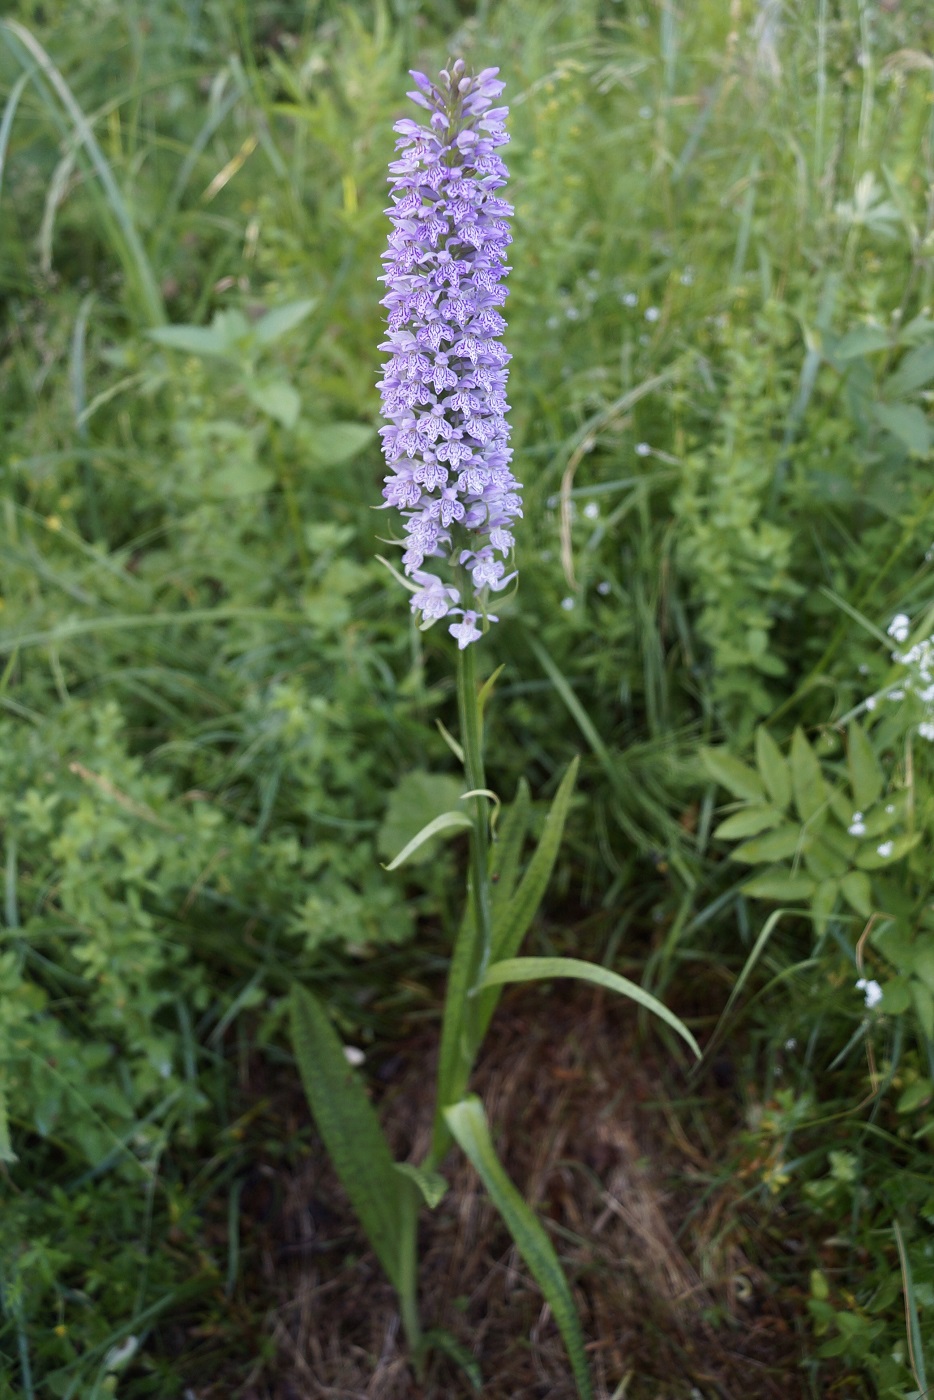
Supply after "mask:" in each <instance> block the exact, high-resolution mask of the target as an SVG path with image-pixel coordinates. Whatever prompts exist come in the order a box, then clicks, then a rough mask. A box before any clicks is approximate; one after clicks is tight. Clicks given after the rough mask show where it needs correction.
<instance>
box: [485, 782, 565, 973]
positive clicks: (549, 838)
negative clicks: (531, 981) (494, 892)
mask: <svg viewBox="0 0 934 1400" xmlns="http://www.w3.org/2000/svg"><path fill="white" fill-rule="evenodd" d="M579 766H580V760H579V759H577V758H574V759H572V760H571V762H570V763H569V764H568V768H567V772H566V773H565V775H564V777H563V778H562V779H561V783H560V786H559V787H558V791H557V792H556V793H555V796H554V800H553V802H552V804H551V807H550V808H549V811H548V816H547V817H546V818H545V825H544V829H543V830H542V834H541V837H540V839H539V842H538V845H537V846H536V848H535V853H534V855H533V856H532V859H531V860H530V861H529V863H528V866H527V867H526V871H525V874H524V875H523V876H522V879H521V880H520V882H519V887H518V889H517V890H516V892H515V894H514V895H513V896H512V898H511V899H510V900H509V903H508V904H507V905H506V906H505V908H504V909H503V912H502V916H501V918H500V919H499V920H498V921H497V922H495V923H494V926H493V949H492V954H493V959H494V960H495V961H497V962H498V961H499V960H500V959H501V958H511V957H514V956H515V954H516V953H517V952H518V951H519V946H520V944H521V943H522V940H523V938H524V937H525V934H526V931H527V930H528V927H529V924H530V923H531V922H532V920H533V919H534V917H535V914H536V912H537V910H538V906H539V905H540V904H541V902H542V899H543V898H544V895H545V890H546V889H547V887H548V881H549V880H550V879H551V872H552V870H553V869H554V864H555V860H556V859H557V855H558V849H559V847H560V845H561V838H562V836H563V835H564V823H565V821H566V820H567V814H568V808H569V807H570V805H571V797H572V795H573V792H574V784H575V782H576V780H577V770H578V768H579Z"/></svg>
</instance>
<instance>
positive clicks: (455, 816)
mask: <svg viewBox="0 0 934 1400" xmlns="http://www.w3.org/2000/svg"><path fill="white" fill-rule="evenodd" d="M472 826H473V822H472V821H471V819H470V817H468V815H467V813H466V812H442V813H441V816H440V817H435V818H434V820H433V821H430V822H428V823H427V825H425V826H423V827H422V829H421V831H420V832H419V833H418V835H417V836H413V837H412V839H411V841H410V842H409V843H408V845H407V846H403V848H402V850H401V851H400V852H399V854H398V855H397V856H396V858H395V860H391V861H390V862H389V864H388V865H387V866H385V867H384V869H386V870H398V869H399V866H400V865H404V864H405V862H406V861H407V860H408V859H409V857H410V856H412V855H414V853H415V852H416V851H417V850H419V848H420V847H422V846H424V844H425V842H426V841H430V840H431V838H432V837H433V836H438V835H440V833H441V832H442V831H469V830H470V828H471V827H472Z"/></svg>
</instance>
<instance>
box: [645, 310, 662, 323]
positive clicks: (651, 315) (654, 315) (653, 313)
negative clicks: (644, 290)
mask: <svg viewBox="0 0 934 1400" xmlns="http://www.w3.org/2000/svg"><path fill="white" fill-rule="evenodd" d="M661 314H662V313H661V312H660V311H659V309H658V307H657V306H647V307H646V310H645V319H646V320H647V321H657V320H658V318H659V316H660V315H661Z"/></svg>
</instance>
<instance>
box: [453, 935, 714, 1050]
mask: <svg viewBox="0 0 934 1400" xmlns="http://www.w3.org/2000/svg"><path fill="white" fill-rule="evenodd" d="M552 977H570V978H573V979H574V980H575V981H578V982H590V983H592V984H593V986H595V987H605V988H606V990H607V991H610V992H618V993H619V994H620V996H624V997H628V998H629V1000H630V1001H635V1002H638V1004H639V1005H640V1006H644V1007H645V1009H646V1011H651V1012H652V1014H653V1015H654V1016H658V1017H659V1018H660V1019H661V1020H662V1021H664V1022H665V1023H666V1025H669V1026H671V1028H672V1030H674V1031H676V1032H677V1033H678V1035H680V1037H681V1039H682V1040H684V1041H686V1042H687V1044H688V1045H689V1046H690V1047H691V1049H692V1050H693V1051H694V1054H695V1055H696V1056H697V1057H698V1059H700V1053H701V1052H700V1047H699V1046H698V1044H697V1041H696V1040H695V1039H694V1037H693V1035H692V1034H691V1032H690V1031H689V1030H688V1028H687V1026H686V1025H685V1024H684V1022H683V1021H680V1020H679V1019H678V1017H677V1016H676V1015H675V1014H674V1012H673V1011H669V1010H668V1007H667V1006H665V1005H664V1003H663V1002H660V1001H659V1000H658V998H657V997H653V996H652V994H651V993H650V992H646V991H643V989H642V988H641V987H640V986H639V985H638V983H636V982H630V980H629V978H628V977H620V975H619V974H618V973H616V972H611V971H610V969H609V968H606V967H600V966H599V964H597V963H591V962H585V961H584V960H583V959H581V958H505V959H503V961H502V962H495V963H492V964H491V965H490V966H489V967H488V968H487V970H486V972H485V973H484V976H483V981H482V982H481V983H480V985H481V987H498V986H502V985H503V984H505V983H507V982H547V981H549V980H550V979H551V978H552Z"/></svg>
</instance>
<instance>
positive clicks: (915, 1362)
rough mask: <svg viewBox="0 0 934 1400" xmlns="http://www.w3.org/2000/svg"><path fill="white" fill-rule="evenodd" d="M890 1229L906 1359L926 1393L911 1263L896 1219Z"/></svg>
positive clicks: (920, 1386) (923, 1391)
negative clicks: (895, 1248) (897, 1264)
mask: <svg viewBox="0 0 934 1400" xmlns="http://www.w3.org/2000/svg"><path fill="white" fill-rule="evenodd" d="M892 1229H893V1230H894V1231H895V1240H896V1243H897V1244H898V1258H899V1262H900V1264H901V1268H902V1288H903V1290H904V1294H905V1328H906V1331H907V1334H908V1359H909V1362H910V1364H911V1374H912V1375H913V1376H914V1378H915V1385H916V1386H917V1387H918V1391H919V1393H920V1394H921V1395H927V1393H928V1379H927V1369H926V1367H925V1364H924V1343H923V1342H922V1340H921V1326H920V1324H919V1322H918V1304H917V1300H916V1298H915V1289H914V1282H913V1280H912V1277H911V1264H910V1263H909V1260H908V1251H907V1249H906V1248H905V1241H904V1239H903V1238H902V1231H901V1226H900V1225H899V1223H898V1221H897V1220H895V1221H893V1222H892Z"/></svg>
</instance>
